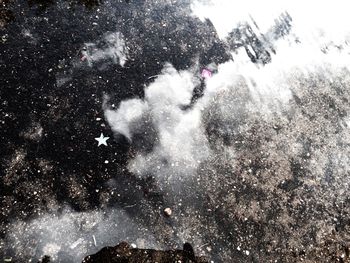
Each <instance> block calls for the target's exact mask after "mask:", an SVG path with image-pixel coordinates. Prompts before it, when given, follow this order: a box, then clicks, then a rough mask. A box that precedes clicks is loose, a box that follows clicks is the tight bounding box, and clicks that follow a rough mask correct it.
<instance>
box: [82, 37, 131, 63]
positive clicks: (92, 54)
mask: <svg viewBox="0 0 350 263" xmlns="http://www.w3.org/2000/svg"><path fill="white" fill-rule="evenodd" d="M127 55H128V52H127V48H126V44H125V40H124V38H123V35H122V34H121V33H120V32H116V33H109V34H107V35H105V37H104V38H103V39H102V40H100V41H98V42H97V43H86V44H85V48H84V50H83V51H82V58H81V60H83V61H84V60H86V61H87V62H88V64H89V65H90V66H91V65H92V64H93V63H95V62H99V61H103V60H107V59H111V60H112V61H113V62H114V63H116V64H120V65H121V66H124V64H125V62H126V61H127Z"/></svg>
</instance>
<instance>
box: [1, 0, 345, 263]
mask: <svg viewBox="0 0 350 263" xmlns="http://www.w3.org/2000/svg"><path fill="white" fill-rule="evenodd" d="M190 4H191V2H190V1H185V0H184V1H171V0H167V1H141V0H130V1H101V2H100V1H34V0H32V1H24V0H14V1H10V0H8V1H0V5H1V11H0V14H1V18H0V54H1V56H0V70H1V71H0V72H1V73H0V83H1V87H0V103H1V106H0V139H1V141H0V149H1V153H0V157H1V158H0V165H1V166H0V167H1V168H0V169H1V170H0V193H1V194H0V200H1V206H0V257H2V258H4V257H12V258H13V262H28V260H32V262H36V261H37V260H39V259H40V258H41V257H42V256H43V255H45V254H46V255H50V256H51V257H52V260H54V261H56V262H81V261H82V259H83V258H84V257H85V256H86V255H88V254H92V253H95V252H97V251H98V250H100V249H101V248H102V247H104V246H113V245H115V244H117V243H120V242H121V241H124V240H125V241H128V242H129V243H133V244H135V245H137V246H138V247H141V248H155V249H176V248H181V247H182V245H183V243H185V242H189V243H191V244H192V245H193V247H194V250H195V252H196V255H204V256H206V257H207V258H208V259H210V260H213V261H214V262H350V254H349V253H350V252H349V249H350V206H349V201H350V194H349V174H350V167H349V165H348V164H349V156H350V155H349V154H350V133H349V125H350V119H349V117H348V114H349V110H350V106H349V101H350V92H349V90H348V86H349V83H350V74H349V71H348V69H347V68H346V67H335V66H334V65H332V64H329V65H322V66H320V68H319V69H317V70H314V71H312V72H311V73H310V72H305V71H304V70H303V69H298V68H297V69H293V71H291V72H289V73H290V74H285V75H283V78H282V81H281V83H283V84H281V85H287V86H288V91H289V92H290V97H288V99H287V103H281V102H278V103H277V104H278V105H277V106H276V105H275V104H274V102H271V105H270V101H269V97H268V98H266V97H265V98H264V99H265V100H266V101H265V102H264V103H262V102H261V101H260V103H256V100H255V97H254V96H255V95H256V93H254V91H253V90H252V89H251V86H257V87H259V83H258V84H251V83H253V82H254V80H250V79H248V78H245V77H244V76H242V77H238V78H234V80H232V84H231V83H228V84H227V83H224V84H222V85H221V86H225V85H226V86H227V87H228V88H226V89H224V90H221V91H219V92H214V93H213V95H210V96H211V97H209V99H208V100H206V99H207V98H208V97H207V95H206V94H207V93H206V91H207V90H210V89H209V88H210V87H211V86H213V85H214V84H211V82H210V81H211V80H208V81H207V80H203V79H202V78H201V77H200V74H199V72H200V69H201V68H203V67H210V66H212V65H214V68H213V70H212V71H213V74H214V75H215V74H217V75H216V76H217V78H216V79H220V78H221V77H220V76H223V75H220V74H222V73H221V72H224V70H221V71H220V68H219V71H217V66H218V65H220V64H223V63H224V62H226V63H231V64H227V65H229V66H230V65H234V64H235V63H236V60H235V58H234V57H233V54H234V52H235V51H237V52H238V51H239V50H243V51H244V52H245V56H246V57H247V61H249V63H251V64H252V65H254V64H253V63H255V64H256V65H258V67H261V68H264V65H268V64H269V63H270V62H271V59H272V63H273V59H274V55H275V54H279V50H278V49H274V48H273V46H274V41H277V39H279V38H283V37H284V36H286V35H288V34H289V31H290V27H291V25H290V23H291V19H292V18H291V17H289V15H288V14H283V15H282V16H281V17H280V21H278V20H277V21H276V27H275V28H274V27H273V25H271V26H272V29H271V30H272V31H270V32H274V38H271V39H269V41H266V43H265V42H264V41H265V40H266V39H265V38H264V37H263V35H255V33H254V32H253V31H252V29H251V27H250V26H249V25H241V28H238V29H235V30H233V31H232V33H231V34H230V36H229V37H228V38H227V39H226V40H222V39H220V38H219V37H218V35H217V33H216V30H215V27H214V26H213V24H212V23H211V22H210V21H209V20H206V21H201V20H199V19H198V18H197V17H195V16H193V15H192V13H191V10H190ZM266 36H268V35H266ZM296 42H297V41H296ZM325 52H326V51H325ZM121 54H125V61H124V60H123V59H124V58H123V56H122V55H121ZM123 61H124V62H123ZM167 63H170V64H171V65H172V67H173V68H172V69H169V70H168V71H164V68H166V67H167V66H165V65H166V64H167ZM211 63H212V64H211ZM247 63H248V62H247ZM178 71H180V72H185V73H177V72H178ZM188 72H190V73H188ZM187 73H188V74H189V75H190V77H188V81H187V82H190V83H192V84H193V87H192V88H193V90H191V93H192V96H191V97H190V100H189V103H187V104H182V101H180V102H178V101H176V102H173V101H172V100H171V98H172V97H174V96H178V94H176V92H175V93H174V94H175V95H173V93H170V91H169V94H170V95H169V97H167V96H168V94H167V92H164V93H165V94H162V95H161V96H160V97H159V98H158V100H164V101H166V102H167V103H168V104H166V105H167V107H165V106H164V105H160V106H159V105H156V104H157V102H154V101H152V96H153V95H152V94H155V93H152V92H154V90H156V89H158V86H157V87H156V86H152V85H153V84H154V83H155V84H157V83H160V84H159V85H160V86H161V85H163V86H164V89H165V88H166V87H167V85H168V84H169V85H171V83H176V81H178V79H180V80H181V81H182V80H183V79H185V80H187V79H186V76H187V75H186V74H187ZM267 74H268V73H267ZM159 75H164V76H168V75H169V76H171V77H169V79H167V78H165V79H164V81H162V79H161V78H158V80H156V79H157V76H159ZM228 79H230V78H228ZM157 81H159V82H157ZM214 81H215V76H214V77H213V82H212V83H214ZM187 82H186V83H187ZM181 83H182V82H181ZM186 83H185V84H184V85H182V86H186V85H187V84H186ZM174 85H175V84H174ZM146 87H150V88H149V89H148V90H147V89H146ZM152 87H153V89H152ZM208 87H209V88H208ZM169 90H171V88H169ZM174 90H176V89H174ZM179 90H181V89H180V88H179ZM171 91H172V90H171ZM157 92H158V90H157ZM157 94H158V93H157ZM132 98H134V99H138V100H136V102H135V103H136V104H135V105H139V104H140V105H141V104H142V105H146V106H144V107H148V108H147V110H144V111H143V112H142V114H143V115H142V118H140V119H137V120H136V121H135V122H132V121H130V122H127V121H125V123H126V124H127V128H128V129H129V130H130V133H131V134H132V136H131V135H130V138H128V136H127V133H126V132H124V131H125V129H126V128H125V129H122V128H120V127H119V126H118V125H119V124H118V125H116V124H115V123H114V122H113V121H111V119H109V118H108V116H109V115H108V114H106V112H108V110H110V112H116V114H117V113H118V112H119V111H118V109H120V108H122V106H121V105H122V103H121V102H123V101H127V100H129V99H132ZM184 101H187V99H184ZM271 101H273V99H271ZM187 102H188V101H187ZM152 103H153V104H152ZM180 104H181V105H180ZM272 104H273V105H272ZM125 105H126V104H125ZM198 105H202V106H198ZM261 105H263V106H261ZM264 105H265V106H266V105H267V106H268V107H270V108H273V110H266V111H265V110H264V107H265V106H264ZM267 106H266V107H267ZM125 107H126V108H127V109H129V108H128V107H129V106H128V105H127V106H125ZM142 107H143V106H142ZM159 107H161V108H159ZM172 107H173V108H176V114H175V113H174V112H173V111H170V110H169V111H167V110H168V109H173V108H172ZM130 108H132V107H130ZM136 108H137V107H136V106H135V107H134V108H132V109H136ZM199 108H200V110H198V109H199ZM158 109H161V110H163V109H165V113H164V114H165V115H166V114H169V119H170V120H174V119H175V121H174V122H175V123H177V122H176V121H177V120H178V119H177V118H179V119H180V120H182V118H185V117H184V116H187V115H186V113H187V112H189V114H194V115H195V114H196V111H197V110H198V111H199V112H200V117H199V118H198V119H196V120H199V121H198V122H199V124H198V125H197V126H194V127H196V129H193V130H186V129H187V128H184V130H185V131H186V132H188V133H184V134H185V135H183V136H176V135H174V134H172V132H169V134H170V135H172V136H173V137H171V138H175V139H176V140H174V145H175V146H174V147H175V149H172V150H169V149H165V148H166V147H164V145H167V146H168V148H171V147H172V144H163V143H164V142H163V138H164V137H162V136H163V135H164V134H163V132H164V130H166V131H169V130H171V131H172V129H171V128H167V125H168V124H169V127H173V126H172V125H173V122H171V121H169V123H167V121H166V120H165V119H163V117H164V116H163V117H162V116H161V117H159V116H158V115H157V114H158V113H159V112H160V111H159V110H158ZM111 114H112V113H111ZM161 114H163V112H161ZM126 115H127V114H125V116H126ZM110 116H114V115H110ZM116 116H117V117H118V116H120V115H116ZM195 116H197V115H195ZM118 118H119V117H118ZM159 120H162V123H161V124H159ZM139 123H141V124H139ZM163 123H165V124H164V125H163ZM126 124H125V125H126ZM191 125H192V124H189V125H188V126H189V127H192V126H191ZM186 127H187V126H186ZM118 129H121V130H118ZM118 131H119V132H118ZM101 132H103V133H104V135H105V136H109V137H110V139H109V140H108V146H107V147H104V146H101V147H97V144H96V141H95V140H94V138H95V137H98V136H99V135H100V133H101ZM123 132H124V133H123ZM174 133H176V132H174ZM197 133H198V134H197ZM177 140H179V141H177ZM169 141H170V142H171V141H172V140H169ZM162 147H163V148H164V149H163V148H162ZM187 147H188V148H189V149H190V150H188V148H187ZM188 151H190V152H191V155H190V157H191V158H193V159H191V158H189V159H186V158H187V155H186V154H187V152H188ZM169 153H173V156H170V154H169ZM175 153H176V156H175ZM177 154H178V155H179V156H178V155H177ZM182 154H183V155H182ZM181 155H182V156H181ZM174 156H175V157H174ZM173 160H175V161H174V162H172V161H173ZM179 160H180V161H179ZM143 161H144V162H145V163H144V164H143V165H141V164H142V162H143ZM181 162H182V163H181ZM183 167H185V168H186V169H185V168H183ZM165 208H171V211H172V214H171V216H166V215H165V214H164V209H165Z"/></svg>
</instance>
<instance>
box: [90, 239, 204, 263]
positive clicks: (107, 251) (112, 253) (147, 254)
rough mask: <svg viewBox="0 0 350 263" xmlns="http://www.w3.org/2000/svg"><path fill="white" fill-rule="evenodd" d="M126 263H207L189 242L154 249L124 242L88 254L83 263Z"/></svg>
mask: <svg viewBox="0 0 350 263" xmlns="http://www.w3.org/2000/svg"><path fill="white" fill-rule="evenodd" d="M97 262H98V263H124V262H137V263H141V262H150V263H151V262H158V263H165V262H186V263H205V262H208V261H207V260H206V259H204V258H203V257H196V256H195V255H194V251H193V248H192V246H191V245H190V244H189V243H186V244H185V245H184V248H183V250H167V251H161V250H154V249H139V248H131V246H130V245H129V244H128V243H126V242H122V243H120V244H119V245H117V246H115V247H105V248H103V249H101V250H100V251H99V252H97V253H96V254H94V255H90V256H87V257H86V258H85V259H84V260H83V263H97Z"/></svg>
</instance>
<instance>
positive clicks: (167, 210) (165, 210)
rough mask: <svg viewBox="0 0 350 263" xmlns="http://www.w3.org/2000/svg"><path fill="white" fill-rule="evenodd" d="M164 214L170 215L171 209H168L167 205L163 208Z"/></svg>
mask: <svg viewBox="0 0 350 263" xmlns="http://www.w3.org/2000/svg"><path fill="white" fill-rule="evenodd" d="M164 214H165V215H166V216H171V214H172V211H171V209H170V208H169V207H167V208H165V209H164Z"/></svg>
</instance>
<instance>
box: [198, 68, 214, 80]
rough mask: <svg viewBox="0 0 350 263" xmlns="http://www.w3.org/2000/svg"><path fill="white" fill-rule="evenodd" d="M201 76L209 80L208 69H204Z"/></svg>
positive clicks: (210, 74)
mask: <svg viewBox="0 0 350 263" xmlns="http://www.w3.org/2000/svg"><path fill="white" fill-rule="evenodd" d="M201 76H202V77H203V78H205V79H208V78H211V76H212V73H211V71H210V70H209V69H206V68H205V69H203V70H202V74H201Z"/></svg>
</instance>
